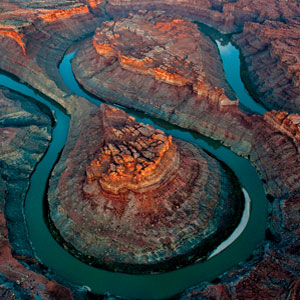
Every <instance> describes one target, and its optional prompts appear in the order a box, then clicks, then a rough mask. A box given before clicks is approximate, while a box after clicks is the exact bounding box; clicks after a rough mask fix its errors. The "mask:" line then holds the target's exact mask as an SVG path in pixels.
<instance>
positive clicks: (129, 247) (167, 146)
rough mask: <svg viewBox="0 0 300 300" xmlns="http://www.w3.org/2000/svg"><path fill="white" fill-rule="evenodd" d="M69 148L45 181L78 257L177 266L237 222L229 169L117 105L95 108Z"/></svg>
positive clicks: (130, 266)
mask: <svg viewBox="0 0 300 300" xmlns="http://www.w3.org/2000/svg"><path fill="white" fill-rule="evenodd" d="M71 130H72V129H71ZM73 136H74V135H73ZM67 145H68V148H67V149H66V150H65V151H64V154H63V158H62V160H61V161H60V163H59V164H58V166H57V167H56V168H55V169H54V173H53V176H52V179H51V181H50V190H49V193H48V194H49V198H48V200H49V205H50V218H51V220H52V222H53V226H54V227H56V229H57V230H58V231H59V233H60V234H61V236H62V237H63V239H64V243H65V244H66V246H67V247H68V248H69V249H70V251H72V247H74V248H75V249H76V250H77V251H75V252H74V253H76V254H77V255H79V256H80V255H81V256H82V259H84V260H87V261H89V262H91V263H94V264H96V265H100V266H102V267H104V268H109V269H113V270H119V271H125V270H126V272H143V273H144V272H154V271H156V272H158V271H165V270H167V269H174V268H177V267H180V266H182V265H184V264H187V263H189V262H191V261H194V260H195V259H197V258H200V257H202V258H203V257H205V256H206V255H207V254H208V253H209V252H210V251H211V250H212V249H213V247H214V246H216V245H217V244H218V243H219V242H220V240H221V239H223V238H224V237H225V236H227V235H228V234H229V233H230V232H231V231H232V230H233V227H234V226H235V225H236V224H237V222H238V220H239V217H240V213H241V208H242V206H243V200H242V196H241V191H240V189H239V187H238V185H237V183H236V182H235V179H234V176H233V174H232V173H231V172H230V171H229V170H228V169H227V168H225V169H224V168H223V166H222V165H221V164H220V163H219V162H218V161H217V160H215V159H213V158H212V157H210V156H209V155H207V154H206V153H205V152H203V151H201V150H200V149H197V148H195V147H194V146H192V145H191V144H188V143H186V142H183V141H181V140H177V139H173V140H172V139H171V137H167V136H165V134H164V133H163V132H162V131H160V130H156V129H154V128H153V127H152V126H150V125H144V124H141V123H138V122H137V121H136V120H135V119H134V118H132V117H130V116H129V115H127V114H126V113H125V112H122V111H120V110H119V109H116V108H112V107H110V106H107V105H104V104H102V106H101V109H100V111H94V112H93V113H92V114H91V115H90V116H88V117H86V118H85V119H84V120H82V121H81V125H80V136H79V137H78V138H76V137H75V136H74V137H73V139H71V140H70V139H69V141H68V144H67ZM62 169H64V171H63V172H62V173H61V174H60V172H59V171H58V170H62ZM56 170H57V171H56ZM207 187H209V188H207ZM70 245H71V246H72V247H70ZM88 258H89V259H88Z"/></svg>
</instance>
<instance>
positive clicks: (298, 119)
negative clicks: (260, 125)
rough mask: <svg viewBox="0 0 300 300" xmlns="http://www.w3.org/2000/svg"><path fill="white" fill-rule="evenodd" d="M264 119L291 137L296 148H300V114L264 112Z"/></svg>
mask: <svg viewBox="0 0 300 300" xmlns="http://www.w3.org/2000/svg"><path fill="white" fill-rule="evenodd" d="M264 119H265V120H266V121H267V122H268V123H270V124H271V125H273V126H274V127H275V128H276V129H278V130H279V131H280V132H282V133H284V134H286V135H288V136H289V137H291V138H292V139H293V140H294V142H295V145H296V146H297V148H298V149H300V115H299V114H288V113H287V112H282V111H275V110H272V111H270V112H266V113H265V115H264Z"/></svg>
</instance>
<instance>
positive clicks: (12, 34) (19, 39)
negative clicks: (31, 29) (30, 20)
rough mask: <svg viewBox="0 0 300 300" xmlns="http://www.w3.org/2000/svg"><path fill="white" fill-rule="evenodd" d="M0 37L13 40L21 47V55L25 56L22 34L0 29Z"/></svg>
mask: <svg viewBox="0 0 300 300" xmlns="http://www.w3.org/2000/svg"><path fill="white" fill-rule="evenodd" d="M0 35H5V36H8V37H9V38H12V39H13V40H15V41H16V42H17V43H18V44H19V46H20V47H21V49H22V51H23V53H24V54H26V47H25V43H24V42H23V38H24V35H23V34H22V33H18V32H15V31H10V30H5V29H3V28H0Z"/></svg>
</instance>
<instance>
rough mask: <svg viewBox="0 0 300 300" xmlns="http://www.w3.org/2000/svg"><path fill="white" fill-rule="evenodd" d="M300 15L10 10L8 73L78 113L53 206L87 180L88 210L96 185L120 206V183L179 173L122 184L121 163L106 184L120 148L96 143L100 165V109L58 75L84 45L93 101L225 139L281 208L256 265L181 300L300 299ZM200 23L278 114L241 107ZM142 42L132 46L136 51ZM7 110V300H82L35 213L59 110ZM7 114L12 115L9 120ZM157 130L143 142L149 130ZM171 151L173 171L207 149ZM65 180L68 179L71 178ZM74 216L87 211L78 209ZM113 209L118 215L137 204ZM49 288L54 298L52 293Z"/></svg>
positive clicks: (182, 7) (115, 5)
mask: <svg viewBox="0 0 300 300" xmlns="http://www.w3.org/2000/svg"><path fill="white" fill-rule="evenodd" d="M141 10H142V11H141ZM144 10H148V11H144ZM157 10H159V12H157ZM162 10H166V11H167V14H165V13H163V12H162ZM149 11H150V12H149ZM299 15H300V8H299V3H298V2H297V1H279V0H272V1H264V0H253V1H246V0H238V1H228V0H225V1H222V0H211V1H208V0H201V1H200V0H199V1H187V0H169V1H164V2H162V1H146V0H145V1H134V0H127V1H118V0H108V1H77V2H76V3H71V2H70V1H65V0H58V1H55V4H53V3H48V2H46V1H39V2H36V3H32V2H29V1H5V2H3V3H1V4H0V39H1V43H0V51H1V59H0V69H1V70H3V71H5V72H8V73H9V74H11V75H13V76H15V77H17V78H18V79H19V80H20V81H21V82H23V83H26V84H27V85H29V86H31V87H33V88H34V89H35V90H37V91H39V92H41V93H42V94H43V95H45V96H46V97H48V99H50V100H51V101H54V102H55V103H57V105H59V107H60V108H61V109H63V110H64V111H65V112H66V113H67V114H69V115H70V116H71V123H70V131H69V138H68V141H67V143H66V146H65V148H64V150H63V153H62V154H61V157H60V159H59V161H58V163H57V164H56V166H55V169H54V171H53V172H52V176H51V179H50V182H51V184H50V186H49V195H50V198H51V197H52V196H51V193H52V195H53V194H55V193H56V189H57V187H59V190H60V192H61V191H62V192H63V193H66V194H68V193H71V191H74V189H76V185H75V186H73V185H72V180H74V181H76V180H77V179H78V178H79V177H80V176H81V177H80V178H81V179H80V180H81V184H82V182H83V181H84V182H85V186H84V188H83V190H81V192H79V190H77V193H78V195H81V196H82V195H84V197H85V199H89V200H90V199H93V198H97V197H98V196H99V194H98V193H99V184H98V185H95V184H94V182H95V180H96V181H97V182H98V181H99V180H100V183H101V188H103V187H104V189H106V192H107V190H108V191H109V194H110V195H113V194H115V193H116V192H117V191H118V189H119V186H120V185H121V186H122V187H123V188H125V189H129V190H130V189H138V188H142V189H145V193H147V189H149V187H150V186H152V185H154V186H155V185H158V186H160V185H161V180H163V178H165V177H167V178H168V176H166V175H165V174H166V173H164V172H167V170H166V168H162V169H163V170H161V173H160V172H158V173H157V174H159V173H160V174H161V176H160V175H158V176H155V178H154V179H155V180H154V182H153V178H151V176H150V177H148V176H149V174H150V173H147V172H146V173H145V174H143V176H141V177H139V179H137V180H136V181H135V182H134V184H133V185H132V184H129V182H132V178H133V177H132V176H133V175H132V172H131V171H130V172H129V171H128V172H129V173H124V174H123V175H125V176H123V177H124V178H123V177H122V180H121V181H119V182H118V185H115V184H114V181H112V180H111V178H112V176H114V170H115V168H116V166H112V167H111V168H112V169H111V170H113V171H112V172H109V173H107V174H104V175H103V174H102V173H101V172H102V171H101V172H100V174H102V175H99V169H98V168H97V166H98V164H99V163H98V161H99V160H100V161H101V162H102V161H103V160H104V161H106V160H107V158H105V157H106V156H105V155H106V154H105V152H106V151H107V149H106V148H102V150H101V151H102V152H101V151H100V149H101V148H99V143H100V141H99V140H98V139H94V140H92V142H94V147H97V149H98V150H97V151H100V152H101V155H100V156H95V153H96V152H95V151H96V150H95V151H94V152H92V153H91V154H89V153H88V150H92V149H86V148H85V147H84V146H85V145H84V141H86V138H87V137H85V136H84V134H83V133H82V131H81V130H82V129H81V127H82V128H86V129H87V130H88V128H90V129H89V130H92V131H93V130H95V128H97V126H98V127H99V126H100V125H99V123H97V122H96V121H95V123H93V122H92V120H96V119H98V117H97V113H96V112H95V111H96V108H95V106H94V105H92V104H90V103H88V102H87V101H86V100H85V99H84V98H82V97H79V96H77V95H75V94H74V93H73V92H72V91H71V90H70V89H68V88H67V87H66V85H65V83H64V82H63V81H62V79H61V76H60V73H59V70H58V64H59V63H60V61H61V60H62V58H63V56H64V55H65V53H66V51H67V50H68V49H69V48H70V47H72V46H74V45H75V44H76V43H77V42H78V41H80V40H81V39H84V38H85V39H84V40H83V41H82V42H79V44H78V45H75V46H76V48H77V46H78V47H79V50H78V51H77V53H76V56H75V59H74V61H73V70H74V73H75V74H76V76H77V80H78V81H79V82H80V84H81V85H82V86H83V87H84V88H85V89H86V90H88V91H89V92H90V93H92V94H95V95H96V96H98V97H100V98H101V99H105V100H106V101H108V102H110V103H117V104H122V105H124V106H126V107H131V108H134V109H137V110H139V111H143V112H144V113H145V114H147V115H150V116H153V117H157V118H160V119H163V120H166V121H168V122H169V123H171V124H176V125H178V126H180V127H183V128H186V129H189V130H193V131H196V132H198V133H201V134H204V135H206V136H208V137H211V138H212V139H215V140H218V141H221V142H222V143H223V144H224V145H226V146H227V147H229V148H230V149H231V150H232V151H233V152H235V153H237V154H238V155H240V156H243V157H246V158H248V159H249V161H250V162H251V163H252V165H253V166H255V168H256V170H257V173H258V174H259V176H260V178H261V180H262V182H263V183H264V188H265V192H266V194H267V197H268V199H269V214H268V228H267V231H266V238H265V241H264V242H263V243H262V244H261V245H258V247H257V249H256V250H255V252H254V253H253V255H252V256H251V257H250V258H249V259H248V260H247V261H245V262H241V263H240V264H239V265H237V266H236V267H233V268H232V269H231V270H229V271H228V272H227V273H225V274H224V275H222V276H220V277H219V278H217V279H216V280H215V281H214V282H210V283H207V282H204V283H200V284H199V285H198V286H196V287H193V288H191V289H190V290H188V291H186V292H183V294H182V295H178V298H180V297H181V298H182V299H187V298H210V299H233V298H236V299H258V295H263V298H261V299H276V298H282V299H290V300H292V299H298V298H299V269H300V266H299V262H298V261H299V253H298V252H299V251H298V249H299V241H298V240H299V239H298V238H297V237H299V226H298V224H299V214H298V206H299V201H300V199H299V193H300V191H299V189H300V186H299V174H300V173H299V136H300V133H299V132H300V131H299V124H300V123H299V119H300V117H299V115H298V112H299V109H298V108H299V38H298V36H299ZM121 17H123V18H121ZM189 19H191V20H193V21H200V22H203V23H205V24H206V25H210V26H212V27H214V28H215V29H217V30H219V31H221V32H223V33H230V34H232V40H233V41H234V42H235V43H236V45H237V46H238V47H239V48H240V51H241V54H242V62H243V69H242V78H243V80H244V82H245V83H246V85H247V87H248V88H249V91H250V93H251V94H252V95H253V96H254V97H255V98H256V99H259V100H260V101H262V102H263V103H264V105H265V106H266V107H267V108H268V109H269V110H270V111H268V112H267V113H265V114H264V115H257V114H247V113H245V112H244V111H242V110H241V109H240V107H239V99H237V98H236V96H235V93H234V91H233V90H232V89H231V88H230V86H229V85H228V84H227V82H226V80H225V75H224V72H223V68H222V64H221V61H220V59H219V54H218V49H217V47H216V45H215V44H214V43H213V42H212V41H211V40H210V39H209V38H208V37H207V36H205V35H204V34H202V33H201V32H200V31H198V28H197V26H196V25H195V24H193V23H192V22H191V21H189ZM103 21H105V22H103ZM150 37H151V38H150ZM129 38H130V39H131V41H132V45H128V44H126V42H127V41H128V40H127V39H129ZM133 45H134V47H132V46H133ZM143 45H145V47H144V48H143ZM75 46H74V47H75ZM130 46H131V47H130ZM74 49H75V48H74ZM208 65H209V67H208ZM1 102H2V103H1V119H0V122H1V123H0V124H1V132H2V133H1V145H4V147H1V153H2V154H1V156H2V157H3V159H2V158H1V182H0V187H1V232H2V233H1V249H2V251H1V268H0V273H1V293H2V294H1V296H2V297H3V298H4V299H10V298H13V297H19V298H20V297H25V295H26V297H29V298H33V297H34V296H35V295H38V296H39V295H40V296H41V297H44V298H45V299H53V298H54V299H61V298H62V297H63V298H64V299H72V298H74V299H81V297H85V294H86V293H85V292H84V291H79V289H78V288H77V287H74V286H72V285H71V284H69V283H67V282H64V281H63V280H61V279H59V278H57V281H59V282H60V283H61V284H59V283H56V282H55V281H54V280H56V277H55V276H53V274H51V272H47V271H45V270H43V267H42V265H41V263H40V262H37V260H36V259H35V258H34V253H33V251H32V249H31V245H30V242H29V240H28V235H27V233H26V224H25V221H24V216H23V212H22V205H23V204H22V203H23V202H24V198H25V195H26V191H27V188H28V184H29V179H30V176H31V174H32V173H33V172H34V168H35V165H36V164H37V162H38V161H40V160H41V158H42V156H43V155H44V153H45V151H46V149H47V147H48V145H49V142H50V135H51V127H52V126H53V121H51V117H50V116H51V112H50V111H47V109H45V108H41V107H40V106H38V105H37V104H36V103H34V101H32V100H28V99H24V97H23V96H21V95H19V94H17V93H14V92H12V91H9V90H7V89H5V88H3V89H2V90H1ZM12 103H14V104H12ZM15 103H17V104H15ZM20 103H21V104H20ZM101 109H102V110H103V108H101ZM107 109H108V108H107ZM275 109H276V110H275ZM285 111H286V112H285ZM3 112H5V114H6V112H7V115H5V116H4V115H3V116H2V113H3ZM37 116H39V117H38V118H37ZM93 118H94V119H93ZM89 120H90V121H91V124H89ZM130 120H131V119H130ZM128 122H133V120H131V121H128ZM92 124H94V125H93V126H95V127H94V128H93V126H92ZM97 124H98V125H97ZM139 126H140V125H139ZM145 126H146V127H143V126H142V127H141V128H143V129H142V131H145V132H147V130H150V129H149V128H148V127H147V125H145ZM137 128H140V127H137ZM137 128H135V129H137ZM151 130H152V129H151ZM151 130H150V131H151ZM97 133H98V131H97ZM97 133H96V131H95V132H94V134H95V136H97ZM114 134H120V133H116V132H114ZM151 134H154V133H153V132H152V133H151ZM25 137H26V138H25ZM110 138H111V133H110V134H109V135H108V139H110ZM162 142H163V145H164V147H163V153H170V151H171V152H172V151H173V154H172V155H171V157H170V158H169V159H171V161H172V163H171V165H172V164H174V163H175V161H174V152H176V151H179V150H178V149H181V147H183V148H189V151H191V152H192V153H194V155H196V154H195V153H196V152H197V151H196V150H195V148H194V146H187V144H186V143H185V142H181V141H178V140H177V139H174V140H172V141H171V140H170V139H168V138H167V139H164V140H163V141H162ZM76 143H78V144H76ZM177 143H178V144H177ZM174 145H177V146H176V147H177V148H176V149H177V150H176V151H175V149H173V148H174ZM74 147H75V148H74ZM73 148H74V149H73ZM154 148H155V147H154ZM172 149H173V150H172ZM191 149H193V150H191ZM16 150H17V152H16ZM18 151H19V152H18ZM72 151H74V153H73V157H72V159H74V160H75V161H78V160H80V155H78V154H79V153H80V154H83V155H84V156H86V157H88V158H86V161H84V163H83V164H81V161H79V162H78V164H77V168H78V166H79V165H80V168H79V169H80V172H79V173H78V175H77V172H75V174H76V176H79V174H81V175H80V176H79V177H76V176H75V177H74V178H72V180H71V181H69V182H68V180H67V176H66V173H64V172H67V171H66V169H65V166H66V165H68V164H67V162H68V160H67V159H68V155H70V153H72ZM76 151H79V152H77V155H76ZM110 151H111V150H110ZM160 151H161V150H160ZM160 151H158V150H154V153H157V154H158V155H157V156H156V155H154V157H155V159H154V160H153V161H152V164H150V165H149V166H148V168H150V169H151V171H153V170H157V171H159V170H158V169H159V167H157V166H159V165H160V164H161V163H162V164H163V163H164V158H163V157H164V155H163V154H162V153H161V152H160ZM180 151H181V150H180ZM180 151H179V152H180ZM183 152H184V151H183ZM8 153H9V159H7V157H8ZM176 153H178V152H176ZM149 155H150V154H149ZM197 155H199V154H197ZM202 155H204V156H205V157H206V156H208V155H207V154H205V153H202ZM175 156H176V155H175ZM172 157H173V160H172ZM175 160H176V159H175ZM125 165H126V164H125ZM167 165H168V166H169V165H170V163H168V164H167ZM2 166H3V167H2ZM4 166H5V167H4ZM126 166H127V165H126ZM188 166H189V164H186V166H185V167H186V168H188ZM75 167H76V164H74V165H72V164H71V163H70V165H69V166H68V168H70V170H71V169H72V168H74V170H76V168H75ZM122 167H123V168H124V165H123V166H122V165H121V167H120V168H121V169H122ZM156 168H158V169H156ZM150 169H148V170H150ZM174 169H176V168H174ZM16 170H18V172H19V170H20V172H19V173H18V172H16ZM145 170H147V168H145ZM162 171H163V172H162ZM174 171H175V170H174ZM107 172H108V171H107ZM17 173H18V174H17ZM186 173H188V174H192V173H193V172H187V171H186ZM60 174H64V177H63V178H62V179H61V181H60V179H59V176H60ZM86 174H87V175H86ZM147 174H148V175H147ZM18 176H19V177H18ZM85 176H87V177H85ZM97 176H100V177H101V179H100V177H97ZM76 178H77V179H76ZM95 178H96V179H95ZM186 179H188V178H186ZM78 180H79V179H78ZM70 182H71V183H70ZM16 184H17V189H16ZM12 191H13V192H12ZM118 192H119V191H118ZM18 195H20V197H19V196H18ZM96 195H97V197H96ZM12 198H18V200H17V201H15V200H14V199H12ZM85 201H86V200H85ZM81 203H86V202H84V201H83V202H81ZM91 203H92V202H90V204H91ZM96 206H97V205H96ZM66 208H67V209H70V211H71V212H72V213H74V214H75V212H74V211H75V210H74V209H73V210H72V206H69V207H68V206H66ZM73 208H74V207H73ZM113 210H114V211H115V216H118V214H119V213H122V212H123V210H124V207H122V205H121V206H120V207H119V206H116V207H113ZM15 212H16V215H15V216H13V213H15ZM60 212H63V210H61V211H60ZM59 216H60V215H59ZM79 216H80V214H79ZM90 216H92V215H90ZM128 222H129V221H128ZM63 225H64V224H61V226H63ZM91 225H92V224H91ZM133 225H135V224H133ZM86 226H87V227H88V223H86ZM145 226H146V225H145ZM75 229H76V228H75ZM21 236H23V237H21ZM87 238H88V237H87ZM64 239H66V237H64ZM168 243H169V244H170V242H166V244H168ZM116 257H120V256H119V255H116ZM8 262H9V263H8ZM113 269H114V268H113ZM22 274H23V275H22ZM41 283H42V284H43V286H45V288H40V287H41V285H40V284H41ZM63 285H66V286H67V287H64V286H63ZM30 288H32V289H31V290H30ZM29 290H30V291H29ZM107 297H111V296H107Z"/></svg>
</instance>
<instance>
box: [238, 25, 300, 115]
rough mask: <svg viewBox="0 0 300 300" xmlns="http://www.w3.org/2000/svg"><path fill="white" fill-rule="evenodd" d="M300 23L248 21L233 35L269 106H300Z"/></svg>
mask: <svg viewBox="0 0 300 300" xmlns="http://www.w3.org/2000/svg"><path fill="white" fill-rule="evenodd" d="M299 35H300V23H299V21H289V22H288V23H283V22H275V21H266V22H264V23H263V24H257V23H246V24H245V26H244V30H243V32H242V33H241V34H239V35H236V36H235V37H234V40H235V42H236V43H237V44H238V45H239V47H240V48H241V51H242V54H243V56H244V60H245V63H246V66H247V76H248V77H249V79H250V80H251V84H252V85H253V87H254V89H255V92H256V94H258V96H259V98H260V99H261V100H262V101H263V102H264V103H265V104H266V105H267V106H268V107H271V108H272V107H274V108H279V109H284V110H287V111H290V112H297V111H299V108H300V50H299V49H300V44H299Z"/></svg>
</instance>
